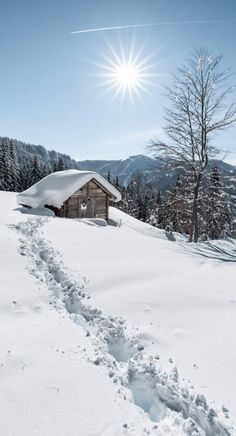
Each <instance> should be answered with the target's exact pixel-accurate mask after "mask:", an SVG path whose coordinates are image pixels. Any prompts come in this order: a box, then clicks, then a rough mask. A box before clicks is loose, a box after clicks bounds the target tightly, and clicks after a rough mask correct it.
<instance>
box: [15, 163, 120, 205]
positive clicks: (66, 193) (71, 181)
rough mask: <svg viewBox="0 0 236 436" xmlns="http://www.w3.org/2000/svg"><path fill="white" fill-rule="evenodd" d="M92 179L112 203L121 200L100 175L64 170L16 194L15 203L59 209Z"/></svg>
mask: <svg viewBox="0 0 236 436" xmlns="http://www.w3.org/2000/svg"><path fill="white" fill-rule="evenodd" d="M92 179H93V180H95V181H97V182H98V183H99V185H101V187H103V188H104V189H105V190H106V191H107V192H108V193H109V194H110V195H111V197H112V199H113V201H115V202H117V201H120V200H121V194H120V192H119V191H118V190H117V189H116V188H115V187H114V186H113V185H111V183H109V182H108V181H107V180H106V179H105V178H104V177H102V176H101V175H100V174H98V173H96V172H94V171H79V170H65V171H57V172H56V173H52V174H49V175H48V176H46V177H44V178H43V179H42V180H40V181H39V182H37V183H35V185H33V186H31V187H30V188H29V189H26V191H23V192H21V193H20V194H17V203H18V204H24V205H26V206H30V207H33V208H35V207H41V206H45V205H48V206H54V207H57V208H60V207H61V206H62V205H63V203H64V201H66V200H67V199H68V198H69V197H70V196H71V195H72V194H74V193H75V192H76V191H78V189H81V188H82V187H83V186H84V185H86V184H87V183H88V182H89V181H90V180H92Z"/></svg>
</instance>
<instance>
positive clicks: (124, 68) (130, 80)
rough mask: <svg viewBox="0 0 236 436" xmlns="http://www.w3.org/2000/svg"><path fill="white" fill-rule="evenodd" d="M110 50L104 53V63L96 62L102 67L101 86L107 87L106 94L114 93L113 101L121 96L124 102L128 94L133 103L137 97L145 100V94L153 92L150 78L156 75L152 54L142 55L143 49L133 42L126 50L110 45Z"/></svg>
mask: <svg viewBox="0 0 236 436" xmlns="http://www.w3.org/2000/svg"><path fill="white" fill-rule="evenodd" d="M109 52H110V53H109V54H108V55H105V54H104V53H103V55H102V56H103V59H104V63H102V64H96V65H98V66H99V67H100V68H101V73H100V74H99V76H100V77H102V79H103V80H102V83H101V84H100V85H99V86H102V87H104V88H105V91H104V93H105V94H107V93H112V101H113V100H114V99H116V98H117V97H121V101H122V102H123V101H124V100H125V98H126V97H127V96H128V98H129V99H130V100H131V101H132V103H133V104H134V98H135V97H138V99H139V100H141V101H142V102H143V98H142V96H143V94H149V95H150V94H151V93H150V91H149V88H150V86H151V85H153V83H152V82H151V81H150V78H151V77H153V76H155V75H156V74H153V73H152V68H153V65H152V64H151V63H150V59H151V57H152V55H149V56H146V57H144V56H142V49H139V50H138V51H136V50H135V48H134V44H133V43H132V44H131V46H130V49H129V50H128V51H126V52H125V50H124V48H123V47H122V46H120V47H119V49H118V50H115V49H114V48H113V47H112V46H111V45H109Z"/></svg>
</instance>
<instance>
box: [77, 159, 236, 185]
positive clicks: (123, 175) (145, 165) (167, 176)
mask: <svg viewBox="0 0 236 436" xmlns="http://www.w3.org/2000/svg"><path fill="white" fill-rule="evenodd" d="M78 163H79V168H80V169H81V170H82V169H84V170H85V169H86V170H91V171H97V172H98V173H100V174H102V175H103V176H104V177H107V175H108V172H110V174H111V176H112V177H114V178H115V177H117V176H118V177H119V182H120V183H121V184H123V185H125V186H127V184H128V183H129V182H130V180H131V178H132V176H133V175H134V174H135V173H138V172H141V173H145V175H146V179H147V182H149V183H152V184H153V185H154V186H157V187H158V189H160V190H165V189H168V188H170V187H171V186H172V185H173V184H174V183H175V181H176V178H177V174H178V173H177V171H174V170H173V169H172V170H168V169H164V168H163V166H161V164H160V161H159V160H158V159H154V158H152V157H149V156H145V155H137V156H130V157H128V158H127V159H120V160H84V161H80V162H78ZM215 164H217V166H218V168H219V170H220V172H221V173H222V174H224V176H227V179H228V182H227V184H228V188H230V187H231V190H234V191H236V186H235V183H236V167H235V166H233V165H230V164H228V163H226V162H223V161H221V160H212V161H211V164H210V166H211V167H212V166H213V165H215ZM231 182H232V183H231ZM231 184H232V186H231Z"/></svg>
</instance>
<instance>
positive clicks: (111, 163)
mask: <svg viewBox="0 0 236 436" xmlns="http://www.w3.org/2000/svg"><path fill="white" fill-rule="evenodd" d="M157 166H158V164H157V161H156V160H155V159H153V158H151V157H149V156H145V155H137V156H130V157H128V158H127V159H119V160H84V161H80V162H79V167H80V169H81V170H83V169H84V170H85V169H86V170H92V171H97V172H98V173H100V174H102V175H103V176H105V177H107V174H108V173H109V172H110V173H111V175H112V176H113V177H117V176H118V177H119V181H120V183H121V184H123V185H127V184H128V183H129V181H130V179H131V177H132V176H133V175H134V174H135V173H138V172H142V173H143V172H144V173H146V174H147V176H148V177H149V176H150V174H153V173H155V172H156V167H157Z"/></svg>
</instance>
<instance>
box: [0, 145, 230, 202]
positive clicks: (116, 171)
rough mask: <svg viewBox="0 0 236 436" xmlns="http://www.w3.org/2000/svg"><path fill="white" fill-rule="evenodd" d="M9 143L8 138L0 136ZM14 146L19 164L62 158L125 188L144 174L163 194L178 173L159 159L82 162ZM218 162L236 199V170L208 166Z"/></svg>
mask: <svg viewBox="0 0 236 436" xmlns="http://www.w3.org/2000/svg"><path fill="white" fill-rule="evenodd" d="M2 140H5V141H6V140H7V141H10V139H9V138H3V137H0V143H1V141H2ZM11 141H12V142H13V144H14V146H15V150H16V155H17V157H18V159H19V161H20V162H22V161H24V160H28V159H32V158H33V157H34V155H37V156H38V158H39V160H40V161H41V162H42V163H44V164H47V165H51V164H52V163H53V162H54V161H58V160H59V158H62V159H63V161H64V163H65V166H66V167H67V168H76V169H81V170H91V171H96V172H98V173H100V174H101V175H103V176H104V177H107V175H108V173H109V172H110V174H111V176H112V177H113V178H115V177H117V176H118V177H119V182H120V184H123V185H125V186H127V184H128V183H129V182H130V180H131V178H132V177H133V176H134V175H135V174H136V173H140V172H141V173H144V174H145V175H146V180H147V182H149V183H151V184H152V185H153V186H156V187H157V189H159V190H161V191H164V190H166V189H169V188H170V187H171V186H173V184H174V183H175V181H176V178H177V171H173V170H167V169H163V167H162V166H161V164H160V161H159V160H158V159H154V158H152V157H150V156H146V155H136V156H130V157H128V158H127V159H117V160H83V161H79V162H78V161H76V160H74V159H72V158H71V157H70V156H69V155H67V154H64V153H59V152H57V151H55V150H51V151H49V150H47V149H46V148H45V147H43V146H42V145H33V144H26V143H24V142H22V141H18V140H16V139H11ZM215 163H217V165H218V167H219V170H220V171H221V173H222V174H223V175H224V176H225V178H226V190H227V191H228V192H229V193H230V194H231V195H233V196H235V198H236V167H235V166H233V165H230V164H228V163H226V162H223V161H218V160H213V161H212V162H211V165H214V164H215Z"/></svg>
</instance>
